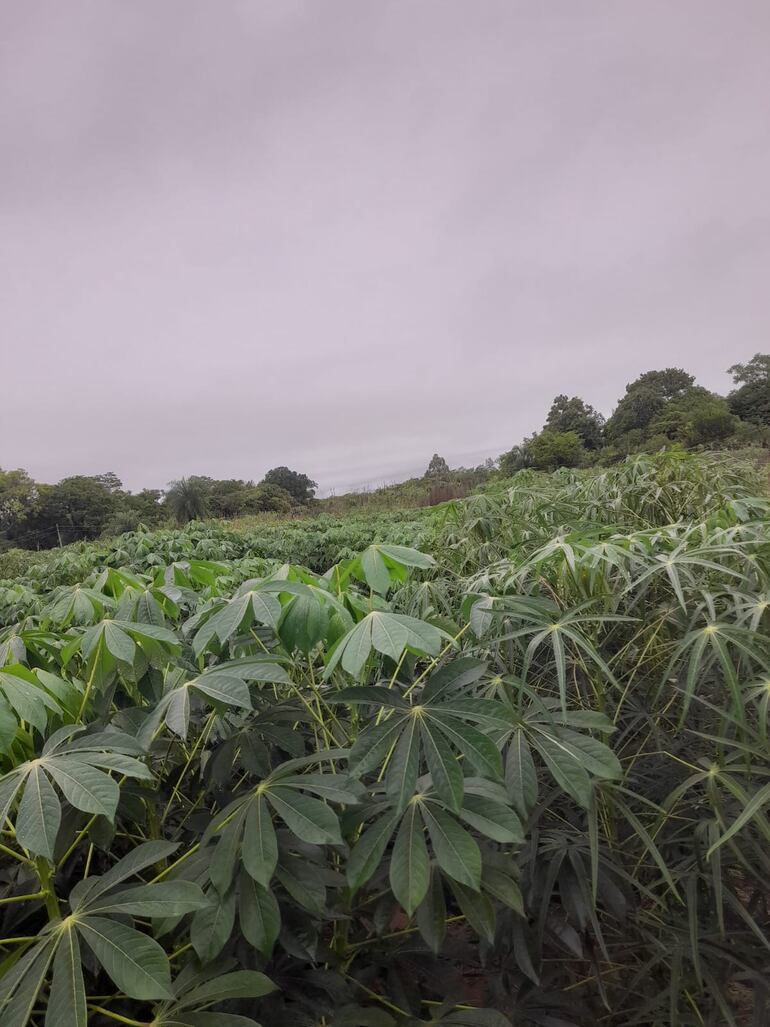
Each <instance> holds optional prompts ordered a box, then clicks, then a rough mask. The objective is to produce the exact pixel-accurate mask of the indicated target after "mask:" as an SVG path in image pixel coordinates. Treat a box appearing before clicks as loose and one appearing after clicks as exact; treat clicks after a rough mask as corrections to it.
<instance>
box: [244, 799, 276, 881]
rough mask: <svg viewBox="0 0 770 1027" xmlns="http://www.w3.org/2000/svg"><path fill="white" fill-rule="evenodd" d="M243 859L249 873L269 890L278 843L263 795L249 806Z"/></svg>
mask: <svg viewBox="0 0 770 1027" xmlns="http://www.w3.org/2000/svg"><path fill="white" fill-rule="evenodd" d="M241 858H242V860H243V865H244V867H245V868H246V871H247V873H248V874H249V875H250V876H251V877H253V878H254V880H255V881H257V882H258V883H259V884H261V885H262V887H263V888H268V887H269V885H270V881H271V879H272V876H273V874H274V872H275V867H276V864H277V862H278V842H277V840H276V837H275V828H274V827H273V821H272V818H271V817H270V813H269V811H268V808H267V804H266V803H265V800H264V799H263V798H262V796H261V795H260V796H258V797H257V798H256V799H254V800H253V801H252V802H250V803H249V806H248V811H247V814H246V827H245V830H244V834H243V848H242V852H241Z"/></svg>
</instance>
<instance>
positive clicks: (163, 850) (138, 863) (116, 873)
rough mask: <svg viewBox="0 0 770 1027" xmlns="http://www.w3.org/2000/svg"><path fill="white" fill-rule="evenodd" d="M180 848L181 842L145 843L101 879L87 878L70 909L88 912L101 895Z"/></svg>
mask: <svg viewBox="0 0 770 1027" xmlns="http://www.w3.org/2000/svg"><path fill="white" fill-rule="evenodd" d="M178 848H179V842H161V841H154V842H143V843H142V844H141V845H137V847H136V848H135V849H132V850H131V851H130V852H129V853H128V854H127V855H125V856H123V858H122V859H119V860H118V862H117V863H116V864H115V865H114V866H112V867H110V869H109V870H108V871H107V872H106V873H105V874H102V876H101V877H87V878H86V879H85V880H84V881H81V882H79V883H78V884H76V885H75V887H74V888H73V890H72V893H71V894H70V908H71V909H72V911H73V913H74V912H80V911H83V910H87V908H88V907H89V905H90V904H91V903H92V902H94V901H95V900H96V899H97V898H98V897H99V896H100V895H104V894H105V893H106V892H108V891H109V890H110V889H111V888H114V887H116V886H117V885H118V884H121V883H122V882H123V881H125V880H127V879H128V878H129V877H132V876H133V875H134V874H140V873H141V872H142V871H143V870H146V869H147V867H150V866H153V864H157V863H160V862H161V861H162V860H164V859H166V857H167V856H170V855H171V853H172V852H175V851H176V850H177V849H178Z"/></svg>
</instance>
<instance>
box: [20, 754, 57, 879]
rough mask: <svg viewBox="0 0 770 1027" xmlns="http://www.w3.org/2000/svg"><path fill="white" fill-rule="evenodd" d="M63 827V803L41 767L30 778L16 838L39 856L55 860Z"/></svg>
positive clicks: (30, 774) (37, 766) (25, 790)
mask: <svg viewBox="0 0 770 1027" xmlns="http://www.w3.org/2000/svg"><path fill="white" fill-rule="evenodd" d="M60 824H61V804H60V803H59V800H58V798H57V797H56V792H55V791H54V790H53V788H52V786H51V783H50V781H49V780H48V778H47V777H46V776H45V774H44V773H43V771H42V769H41V767H40V766H39V765H35V766H33V767H32V769H31V770H30V771H29V773H28V775H27V782H26V787H25V789H24V795H23V796H22V798H21V802H20V803H19V812H18V814H17V816H16V839H17V841H18V842H19V844H20V845H23V846H24V848H25V849H28V850H29V851H30V852H32V853H34V854H35V855H36V856H44V857H45V858H46V859H49V860H53V852H54V846H55V845H56V836H57V834H58V833H59V826H60Z"/></svg>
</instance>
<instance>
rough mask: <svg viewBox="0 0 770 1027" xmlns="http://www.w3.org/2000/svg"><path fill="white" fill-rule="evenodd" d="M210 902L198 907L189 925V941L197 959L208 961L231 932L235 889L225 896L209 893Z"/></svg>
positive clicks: (203, 961) (216, 953)
mask: <svg viewBox="0 0 770 1027" xmlns="http://www.w3.org/2000/svg"><path fill="white" fill-rule="evenodd" d="M209 898H210V899H211V900H212V901H211V904H210V905H208V906H206V908H205V909H199V910H198V912H197V913H196V914H195V915H194V916H193V919H192V924H191V926H190V941H191V942H192V945H193V948H194V949H195V951H196V953H197V955H198V959H200V961H201V962H202V963H210V962H211V960H212V959H216V957H217V956H218V955H219V953H220V952H221V951H222V949H223V948H224V947H225V943H226V942H227V940H228V938H229V937H230V935H231V934H232V932H233V925H234V923H235V891H234V890H233V891H230V892H229V893H228V894H227V895H225V896H218V895H217V894H216V893H212V892H210V893H209Z"/></svg>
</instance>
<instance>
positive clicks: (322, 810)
mask: <svg viewBox="0 0 770 1027" xmlns="http://www.w3.org/2000/svg"><path fill="white" fill-rule="evenodd" d="M266 795H267V799H268V802H269V803H270V804H271V806H272V807H273V809H274V810H275V812H276V813H277V814H278V816H279V817H280V818H281V820H283V822H284V823H285V824H286V826H287V827H288V828H289V830H290V831H293V832H294V834H296V836H297V837H298V838H301V839H302V841H303V842H310V843H311V844H313V845H342V837H341V835H340V825H339V821H338V820H337V816H336V814H335V813H334V811H333V810H332V809H330V808H329V806H327V805H326V803H325V802H321V801H320V800H319V799H311V798H310V797H309V796H308V795H302V794H300V793H299V792H296V791H294V790H293V789H292V788H284V787H281V786H280V785H273V786H272V787H271V788H270V789H269V790H268V791H267V792H266Z"/></svg>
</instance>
